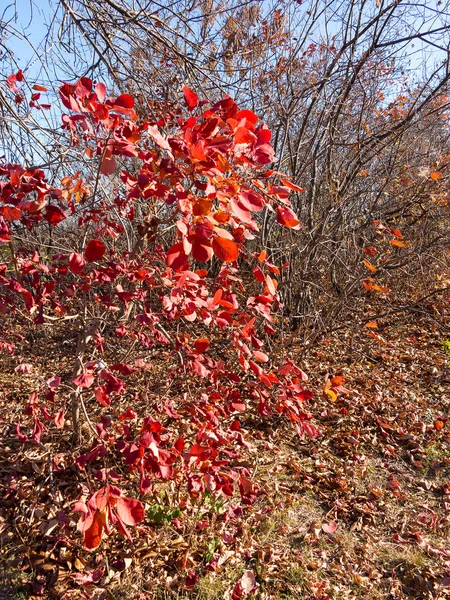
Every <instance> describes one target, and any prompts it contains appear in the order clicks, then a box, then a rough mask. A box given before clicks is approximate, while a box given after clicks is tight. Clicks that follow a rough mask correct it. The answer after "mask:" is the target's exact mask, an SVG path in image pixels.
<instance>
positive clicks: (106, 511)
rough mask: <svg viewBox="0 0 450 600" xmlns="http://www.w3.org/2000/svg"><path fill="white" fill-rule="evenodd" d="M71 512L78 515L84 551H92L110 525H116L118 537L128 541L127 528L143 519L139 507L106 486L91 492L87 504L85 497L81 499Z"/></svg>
mask: <svg viewBox="0 0 450 600" xmlns="http://www.w3.org/2000/svg"><path fill="white" fill-rule="evenodd" d="M73 510H74V512H79V513H81V514H82V516H81V519H80V521H79V523H78V531H81V532H82V533H83V546H84V548H85V549H86V550H93V549H94V548H96V547H97V546H98V545H99V544H100V542H101V540H102V537H103V534H104V533H106V534H109V533H111V525H116V526H117V529H118V530H119V531H120V533H122V534H123V535H125V536H126V537H127V538H128V539H130V540H131V535H130V533H129V531H128V529H127V525H128V526H133V525H137V524H138V523H140V522H141V521H142V520H143V519H144V506H143V504H142V503H141V502H139V500H135V499H134V498H126V497H124V496H122V492H121V491H120V489H119V488H118V487H116V486H114V485H110V484H106V485H105V486H104V487H103V488H101V489H100V490H98V491H97V492H95V494H93V495H92V496H91V498H90V499H89V500H88V501H87V502H86V498H85V497H84V498H82V499H81V500H80V501H78V502H77V503H76V504H75V505H74V507H73Z"/></svg>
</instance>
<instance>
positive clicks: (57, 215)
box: [30, 205, 67, 225]
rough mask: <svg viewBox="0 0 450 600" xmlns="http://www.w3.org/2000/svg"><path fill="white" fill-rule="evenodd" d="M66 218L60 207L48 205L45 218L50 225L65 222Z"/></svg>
mask: <svg viewBox="0 0 450 600" xmlns="http://www.w3.org/2000/svg"><path fill="white" fill-rule="evenodd" d="M30 208H31V207H30ZM66 216H67V215H66V213H65V212H64V211H62V210H61V209H60V208H59V206H52V205H48V206H47V208H46V210H45V215H44V218H45V219H46V220H47V221H48V222H49V223H50V225H58V223H60V222H61V221H63V220H64V219H65V218H66Z"/></svg>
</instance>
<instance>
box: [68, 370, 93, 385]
mask: <svg viewBox="0 0 450 600" xmlns="http://www.w3.org/2000/svg"><path fill="white" fill-rule="evenodd" d="M72 383H74V384H75V385H76V386H77V387H81V388H90V387H91V385H92V384H93V383H94V376H93V375H91V374H90V373H81V375H78V377H76V378H75V379H74V380H73V381H72Z"/></svg>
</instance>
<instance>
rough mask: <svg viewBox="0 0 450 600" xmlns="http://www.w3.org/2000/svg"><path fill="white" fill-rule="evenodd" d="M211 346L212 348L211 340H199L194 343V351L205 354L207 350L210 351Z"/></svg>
mask: <svg viewBox="0 0 450 600" xmlns="http://www.w3.org/2000/svg"><path fill="white" fill-rule="evenodd" d="M209 346H210V341H209V340H207V339H206V338H199V339H198V340H197V341H196V342H195V343H194V350H195V351H196V352H205V351H206V350H208V348H209Z"/></svg>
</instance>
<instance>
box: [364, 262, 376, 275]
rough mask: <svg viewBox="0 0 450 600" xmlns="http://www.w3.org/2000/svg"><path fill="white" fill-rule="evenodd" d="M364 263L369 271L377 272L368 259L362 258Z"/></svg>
mask: <svg viewBox="0 0 450 600" xmlns="http://www.w3.org/2000/svg"><path fill="white" fill-rule="evenodd" d="M364 264H365V265H366V267H367V268H368V269H369V271H370V272H371V273H376V272H377V269H376V267H374V266H373V265H372V264H371V263H370V262H369V261H368V260H366V259H364Z"/></svg>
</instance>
